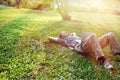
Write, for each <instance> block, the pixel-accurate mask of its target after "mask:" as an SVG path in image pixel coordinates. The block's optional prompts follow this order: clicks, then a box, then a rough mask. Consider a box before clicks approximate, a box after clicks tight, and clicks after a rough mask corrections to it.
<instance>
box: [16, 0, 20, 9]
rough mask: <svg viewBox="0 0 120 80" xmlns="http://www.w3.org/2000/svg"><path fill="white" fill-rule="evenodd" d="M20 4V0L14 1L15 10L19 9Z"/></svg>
mask: <svg viewBox="0 0 120 80" xmlns="http://www.w3.org/2000/svg"><path fill="white" fill-rule="evenodd" d="M20 2H21V0H16V7H17V8H20Z"/></svg>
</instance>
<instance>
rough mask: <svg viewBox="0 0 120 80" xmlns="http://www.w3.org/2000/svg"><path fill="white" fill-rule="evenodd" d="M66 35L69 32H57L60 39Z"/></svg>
mask: <svg viewBox="0 0 120 80" xmlns="http://www.w3.org/2000/svg"><path fill="white" fill-rule="evenodd" d="M68 36H69V34H68V33H66V32H61V33H60V34H59V37H60V38H61V39H64V38H66V37H68Z"/></svg>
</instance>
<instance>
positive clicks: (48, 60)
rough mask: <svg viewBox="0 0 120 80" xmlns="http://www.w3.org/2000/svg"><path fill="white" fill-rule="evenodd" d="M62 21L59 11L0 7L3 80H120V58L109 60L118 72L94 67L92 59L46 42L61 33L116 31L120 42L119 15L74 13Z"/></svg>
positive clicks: (103, 32)
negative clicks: (114, 72)
mask: <svg viewBox="0 0 120 80" xmlns="http://www.w3.org/2000/svg"><path fill="white" fill-rule="evenodd" d="M71 16H72V20H71V21H62V18H61V16H60V14H58V13H57V12H56V11H46V12H43V11H37V10H29V9H15V8H6V7H0V80H6V79H8V80H22V79H23V80H32V79H33V80H34V79H35V80H119V78H120V62H117V61H116V59H120V57H119V56H116V57H112V56H111V55H110V51H109V49H108V47H107V48H106V49H104V50H103V51H104V53H105V55H106V57H107V58H108V59H109V60H110V62H111V63H112V64H113V65H114V67H115V69H116V70H117V73H116V74H115V75H112V74H110V71H109V70H106V69H104V68H103V67H101V66H98V65H96V64H94V63H93V62H92V61H90V59H89V58H86V57H84V56H81V55H79V54H77V53H76V52H74V51H71V50H69V49H67V48H64V47H61V46H60V45H56V44H53V43H44V41H46V40H47V38H48V37H50V36H54V37H55V36H58V34H59V33H60V32H62V31H66V32H68V33H71V32H76V33H77V34H78V35H79V36H80V33H81V32H83V31H87V32H94V33H96V34H97V35H98V37H100V36H102V35H103V34H105V33H107V32H114V33H115V35H116V37H117V38H118V40H119V42H120V16H119V15H110V14H98V13H82V12H81V13H76V12H71Z"/></svg>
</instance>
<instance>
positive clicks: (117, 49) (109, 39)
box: [99, 32, 120, 55]
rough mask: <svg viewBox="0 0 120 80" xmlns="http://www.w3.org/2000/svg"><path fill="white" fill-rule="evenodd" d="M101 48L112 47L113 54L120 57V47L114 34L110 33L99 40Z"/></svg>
mask: <svg viewBox="0 0 120 80" xmlns="http://www.w3.org/2000/svg"><path fill="white" fill-rule="evenodd" d="M99 43H100V46H101V48H105V47H106V46H107V45H109V46H110V49H111V52H112V53H113V54H114V55H117V54H119V55H120V45H119V43H118V41H117V39H116V37H115V35H114V34H113V33H112V32H109V33H107V34H105V35H103V36H102V37H100V38H99Z"/></svg>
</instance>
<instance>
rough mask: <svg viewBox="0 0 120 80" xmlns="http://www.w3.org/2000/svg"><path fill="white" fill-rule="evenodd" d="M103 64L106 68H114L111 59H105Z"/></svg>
mask: <svg viewBox="0 0 120 80" xmlns="http://www.w3.org/2000/svg"><path fill="white" fill-rule="evenodd" d="M103 66H104V67H105V68H106V69H112V68H113V66H112V65H111V64H110V62H109V61H107V60H106V61H105V62H104V63H103Z"/></svg>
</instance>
